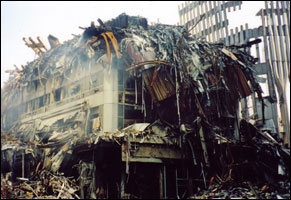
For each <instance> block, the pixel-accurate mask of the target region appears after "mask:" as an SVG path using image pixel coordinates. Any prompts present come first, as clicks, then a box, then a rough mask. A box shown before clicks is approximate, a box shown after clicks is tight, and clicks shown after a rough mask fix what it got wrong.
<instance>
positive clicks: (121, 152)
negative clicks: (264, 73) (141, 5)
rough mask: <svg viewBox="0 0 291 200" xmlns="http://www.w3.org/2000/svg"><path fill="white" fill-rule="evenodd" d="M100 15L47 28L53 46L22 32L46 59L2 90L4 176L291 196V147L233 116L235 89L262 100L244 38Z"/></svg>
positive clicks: (108, 193)
mask: <svg viewBox="0 0 291 200" xmlns="http://www.w3.org/2000/svg"><path fill="white" fill-rule="evenodd" d="M98 22H99V26H96V25H95V24H94V22H92V23H91V26H89V27H87V28H83V29H84V32H83V33H82V34H81V35H78V36H75V37H74V38H73V39H72V40H70V41H66V42H64V43H63V44H60V42H59V41H58V39H57V38H55V37H54V36H51V35H50V36H49V41H50V45H51V48H50V49H49V50H48V49H47V48H45V45H43V42H42V41H41V40H39V44H41V45H38V44H37V43H36V42H35V41H33V40H32V39H31V38H30V41H31V42H30V41H28V40H26V39H25V42H26V44H27V45H28V46H29V47H31V48H33V50H34V51H35V52H36V53H37V54H38V55H39V58H37V59H36V60H34V61H32V62H30V63H28V64H27V65H26V66H23V67H22V70H20V69H15V70H10V71H9V72H10V73H11V74H12V76H11V78H10V79H9V81H8V82H7V83H6V84H5V86H4V88H3V89H1V173H2V174H4V175H6V177H8V176H9V175H7V174H9V173H10V176H11V177H10V179H9V178H6V179H5V180H7V181H8V180H10V181H12V182H13V183H16V182H18V183H19V182H21V183H19V184H23V182H24V183H25V189H26V190H27V191H30V192H32V193H31V194H30V195H31V197H36V198H38V197H44V196H45V195H48V194H50V195H52V196H54V197H57V198H60V197H61V198H62V197H63V198H186V197H190V196H192V197H193V195H194V194H195V195H198V196H199V193H201V192H202V191H207V189H211V190H210V192H205V193H204V196H205V194H207V195H208V197H209V195H210V196H212V197H214V196H215V195H217V192H218V191H219V190H222V189H223V187H224V186H225V185H230V184H231V183H232V182H233V181H237V182H244V181H245V182H246V181H247V182H248V187H249V189H250V188H251V189H252V191H254V189H253V187H252V186H251V185H250V184H251V183H259V185H260V186H261V187H263V186H266V184H267V186H268V187H267V186H266V187H265V189H264V191H267V190H268V189H266V188H269V189H270V188H273V189H274V188H275V189H274V191H275V190H276V188H280V189H277V190H276V192H277V193H274V194H272V195H273V196H272V195H271V196H270V197H273V198H274V197H275V198H276V197H278V196H276V195H279V197H282V196H284V195H285V196H286V193H287V196H286V197H287V198H288V189H286V187H287V188H288V184H289V188H290V182H288V180H290V165H289V163H290V150H289V149H287V148H285V147H284V146H283V145H282V144H281V141H280V140H279V138H277V136H276V135H275V134H273V133H271V132H268V131H264V132H263V131H261V130H259V129H258V128H257V126H260V125H262V124H264V117H263V118H262V119H252V120H247V119H239V117H238V109H237V108H238V101H239V99H240V98H244V97H247V96H249V95H251V94H253V93H255V94H256V95H257V96H258V98H259V99H262V89H261V87H260V85H259V83H258V78H257V77H256V76H255V73H256V72H255V70H254V67H253V66H254V64H255V63H256V59H255V58H253V57H251V56H250V55H248V54H247V53H246V52H245V51H244V45H241V46H238V45H236V46H235V45H233V46H225V45H223V44H220V43H208V42H205V41H200V40H197V39H194V38H192V37H190V36H189V34H188V31H187V28H186V27H182V26H172V25H163V24H156V25H152V26H150V25H148V24H147V20H146V19H145V18H142V17H131V16H128V15H126V14H121V15H120V16H118V17H117V18H115V19H112V20H110V21H108V22H105V23H103V22H102V21H101V20H100V19H98ZM246 45H251V42H250V43H248V44H246ZM262 113H264V106H262ZM60 176H61V177H63V178H64V177H73V178H74V181H69V180H68V181H57V180H59V179H60ZM52 177H53V178H52ZM57 177H58V178H59V179H58V178H57ZM3 180H4V178H3ZM58 182H59V183H58ZM73 182H74V183H73ZM29 183H30V184H29ZM33 183H34V186H35V187H34V188H33V186H31V185H33ZM36 183H38V184H36ZM60 183H62V184H60ZM69 183H70V184H69ZM58 184H59V186H60V187H58V186H56V185H58ZM2 185H3V184H1V196H2V194H7V193H8V192H7V191H8V190H13V187H14V190H15V187H16V186H15V185H14V186H13V187H12V186H11V187H10V189H9V187H6V188H2ZM27 185H28V186H29V187H28V186H27ZM39 185H44V189H43V188H39ZM69 185H70V186H69ZM72 185H74V187H73V186H72ZM282 185H283V186H282ZM286 185H287V186H286ZM281 186H282V187H281ZM211 187H214V189H213V188H211ZM19 188H20V187H18V190H17V191H18V192H15V194H17V195H18V197H21V195H22V197H23V195H27V194H25V193H23V192H21V191H20V189H19ZM22 189H23V187H22ZM65 190H66V192H64V191H65ZM264 191H263V190H262V191H261V193H262V194H258V193H257V192H255V191H254V192H253V195H255V197H265V196H263V192H264ZM224 195H225V194H224ZM260 195H261V196H260ZM274 195H275V196H274ZM199 197H201V196H199ZM224 197H228V196H227V195H226V196H224ZM289 197H290V191H289Z"/></svg>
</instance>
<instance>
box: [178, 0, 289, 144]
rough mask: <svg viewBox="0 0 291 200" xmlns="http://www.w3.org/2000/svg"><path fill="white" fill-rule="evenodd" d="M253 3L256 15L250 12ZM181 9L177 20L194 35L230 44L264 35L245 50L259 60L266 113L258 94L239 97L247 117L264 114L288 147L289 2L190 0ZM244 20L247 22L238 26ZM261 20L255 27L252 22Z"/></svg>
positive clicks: (255, 117) (256, 116)
mask: <svg viewBox="0 0 291 200" xmlns="http://www.w3.org/2000/svg"><path fill="white" fill-rule="evenodd" d="M253 5H254V6H253ZM257 6H258V7H257ZM254 7H256V8H257V12H256V15H251V16H248V15H249V13H250V12H248V11H250V10H253V9H254ZM178 9H179V16H180V22H179V24H180V25H187V26H188V30H190V29H192V30H191V34H192V36H193V37H196V38H200V39H202V40H206V41H208V42H222V43H224V44H225V45H228V46H231V45H242V44H247V42H249V41H250V40H252V41H254V40H255V39H261V42H260V43H258V44H256V45H253V47H250V46H245V47H244V50H245V51H247V52H249V53H251V55H252V56H253V57H255V58H256V59H257V60H258V62H257V65H256V71H257V77H260V78H263V79H261V86H262V87H263V90H264V104H265V108H264V113H263V112H262V109H261V107H262V103H261V102H260V101H258V99H257V97H256V96H255V95H252V97H251V98H250V97H248V98H246V99H242V100H241V103H240V113H241V115H243V117H244V118H254V119H262V118H265V119H266V121H265V124H264V125H262V127H261V128H262V129H269V128H270V129H271V132H272V133H280V134H279V137H280V138H284V143H288V145H289V146H290V119H289V118H290V117H289V116H290V105H289V109H288V105H287V104H290V102H287V101H288V98H287V97H286V95H287V94H288V95H289V96H290V91H288V90H287V87H289V88H290V14H289V13H290V2H288V1H264V2H252V3H251V2H246V1H186V2H184V3H182V4H181V6H179V8H178ZM246 14H248V15H246ZM253 14H254V13H253ZM243 20H245V24H242V25H240V24H239V23H240V22H242V21H243ZM258 20H259V21H260V23H259V24H257V26H255V25H254V23H253V22H254V21H258ZM249 24H251V26H249ZM193 26H195V27H194V28H193ZM265 80H266V81H265ZM289 101H290V97H289ZM288 111H289V116H288Z"/></svg>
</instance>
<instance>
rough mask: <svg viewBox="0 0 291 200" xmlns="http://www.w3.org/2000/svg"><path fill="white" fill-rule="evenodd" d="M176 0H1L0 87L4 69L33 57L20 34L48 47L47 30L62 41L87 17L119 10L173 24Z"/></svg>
mask: <svg viewBox="0 0 291 200" xmlns="http://www.w3.org/2000/svg"><path fill="white" fill-rule="evenodd" d="M179 4H181V1H136V2H135V1H127V2H122V1H116V2H115V1H90V2H86V1H72V2H68V1H65V2H63V1H54V2H49V1H43V2H35V1H31V2H29V1H21V2H9V1H1V87H2V86H3V83H4V82H5V81H7V80H8V76H9V75H8V73H5V72H4V71H5V70H7V69H14V67H13V65H14V64H16V65H17V66H18V67H20V66H21V65H25V64H26V63H27V62H30V61H32V60H34V59H35V58H37V56H36V55H35V53H34V52H33V50H32V49H30V48H29V47H27V46H26V45H25V43H24V41H23V40H22V38H23V37H26V38H28V37H32V38H33V39H35V40H36V37H37V36H40V37H41V38H42V39H43V41H44V42H45V43H46V44H47V46H48V47H49V45H48V41H47V36H48V35H49V34H52V35H54V36H55V37H57V38H58V39H59V40H60V42H61V43H62V42H64V41H66V40H70V39H72V38H73V36H72V35H71V34H72V33H73V34H80V33H82V32H83V30H81V29H79V28H78V27H79V26H82V27H88V26H90V22H91V21H95V24H96V25H97V24H98V22H97V19H98V18H100V19H102V20H103V21H107V20H110V19H112V18H115V17H117V16H118V15H119V14H121V13H123V12H125V13H126V14H129V15H135V16H137V15H139V16H142V17H146V18H147V19H148V21H149V22H157V19H158V18H159V20H160V23H163V24H177V22H178V21H179V15H178V5H179Z"/></svg>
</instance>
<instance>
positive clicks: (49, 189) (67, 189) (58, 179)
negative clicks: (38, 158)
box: [1, 170, 80, 199]
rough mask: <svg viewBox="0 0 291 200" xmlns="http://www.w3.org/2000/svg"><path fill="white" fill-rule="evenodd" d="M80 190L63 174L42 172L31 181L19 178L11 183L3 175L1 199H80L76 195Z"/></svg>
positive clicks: (73, 181)
mask: <svg viewBox="0 0 291 200" xmlns="http://www.w3.org/2000/svg"><path fill="white" fill-rule="evenodd" d="M78 190H79V188H78V186H77V184H76V182H75V180H74V179H72V180H70V179H69V178H67V177H64V176H63V174H53V173H51V172H48V171H45V170H43V171H41V172H40V173H37V174H35V175H34V176H33V177H32V178H31V179H28V178H17V181H16V182H11V181H9V180H7V179H6V178H4V177H2V175H1V198H3V199H16V198H17V199H28V198H34V199H59V198H61V199H80V197H79V196H78V195H77V194H76V193H75V192H76V191H78Z"/></svg>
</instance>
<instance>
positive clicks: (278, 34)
mask: <svg viewBox="0 0 291 200" xmlns="http://www.w3.org/2000/svg"><path fill="white" fill-rule="evenodd" d="M269 4H270V5H269ZM274 4H275V2H273V1H270V2H267V1H265V12H266V13H265V15H266V19H267V20H266V22H267V24H266V26H267V27H268V30H269V35H270V36H269V38H268V39H269V42H268V47H267V48H268V50H269V52H270V56H271V60H270V65H271V69H272V73H273V76H274V80H275V85H276V88H277V94H278V97H279V108H280V118H281V121H280V122H281V125H282V127H283V128H284V129H283V132H284V133H285V135H284V138H283V139H284V143H288V146H289V147H290V122H289V118H288V110H287V109H288V108H287V98H286V93H287V91H286V84H287V76H288V73H289V71H290V60H289V61H288V58H287V56H289V57H290V53H289V54H288V55H286V53H287V52H288V51H289V49H288V48H289V47H290V40H289V37H290V36H289V28H290V26H289V21H288V17H287V13H288V14H289V12H290V3H289V2H287V1H284V2H281V7H282V9H281V11H282V12H281V11H280V6H279V3H278V2H277V3H276V11H275V9H274V7H275V5H274ZM288 5H289V8H288ZM285 11H286V13H285ZM281 13H282V14H283V19H285V34H284V33H283V31H281V30H282V26H280V24H281V19H280V18H281ZM276 19H277V20H276ZM286 19H287V20H286ZM284 37H285V41H286V42H283V39H284ZM286 38H288V39H286ZM288 40H289V41H288Z"/></svg>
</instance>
